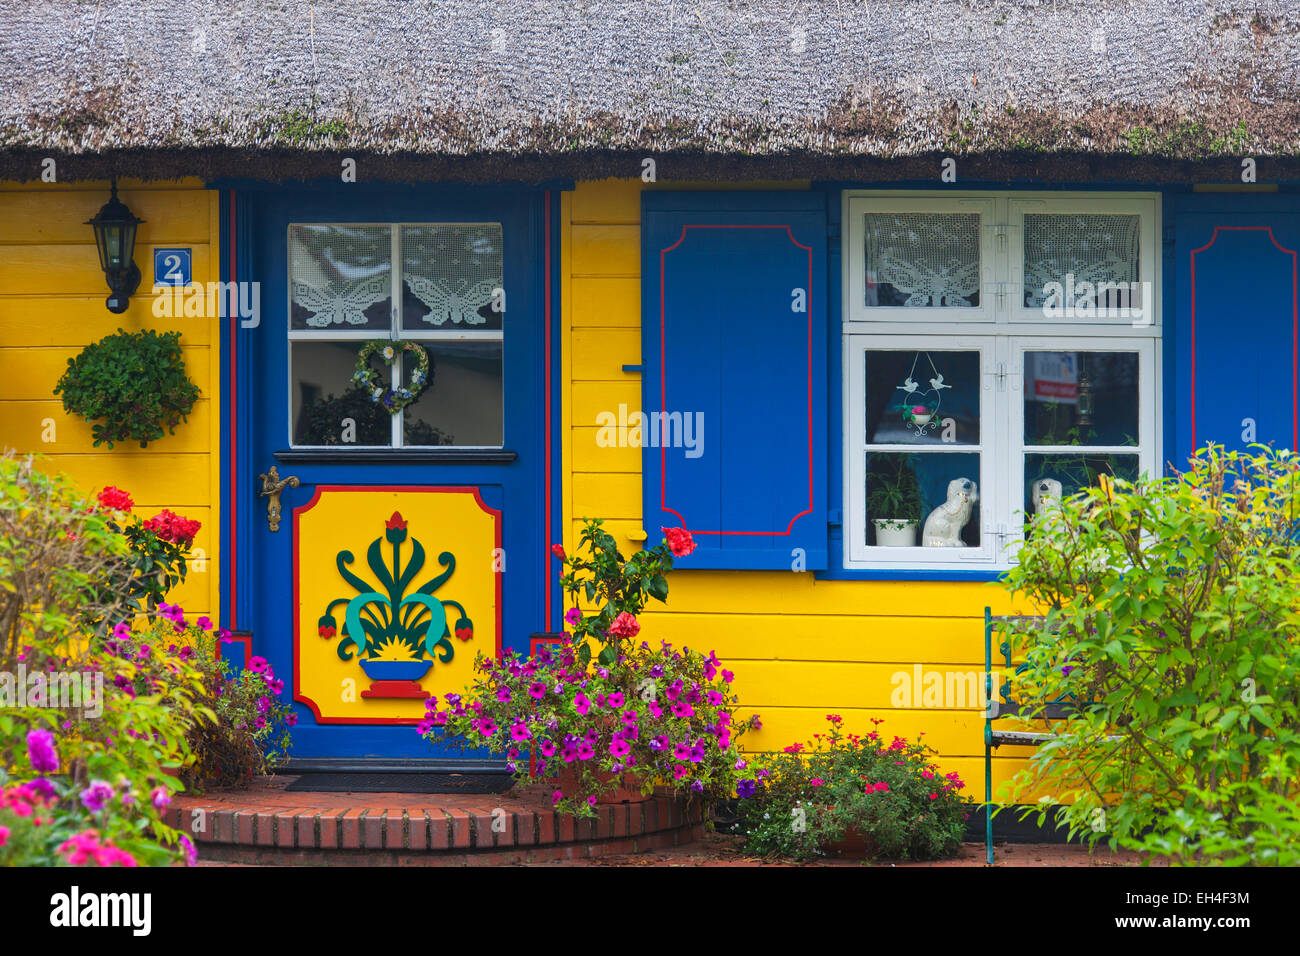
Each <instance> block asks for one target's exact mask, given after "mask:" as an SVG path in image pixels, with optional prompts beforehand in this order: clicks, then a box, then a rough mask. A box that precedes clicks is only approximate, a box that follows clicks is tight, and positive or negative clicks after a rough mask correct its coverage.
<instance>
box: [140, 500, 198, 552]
mask: <svg viewBox="0 0 1300 956" xmlns="http://www.w3.org/2000/svg"><path fill="white" fill-rule="evenodd" d="M201 527H202V525H201V524H200V523H199V522H197V521H194V520H191V519H189V518H185V517H182V516H181V515H178V514H176V513H174V512H172V511H169V510H168V509H166V508H164V509H163V510H162V511H160V512H159V513H158V514H156V515H154V516H153V517H152V518H150V519H149V520H148V521H146V522H145V523H144V528H145V530H146V531H152V532H153V533H154V534H156V535H157V536H158V537H160V538H162V539H163V540H164V541H170V542H171V543H172V544H179V545H183V546H188V545H191V544H193V543H194V536H195V535H196V534H198V533H199V528H201Z"/></svg>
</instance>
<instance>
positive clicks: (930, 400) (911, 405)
mask: <svg viewBox="0 0 1300 956" xmlns="http://www.w3.org/2000/svg"><path fill="white" fill-rule="evenodd" d="M920 360H921V353H920V352H917V353H916V355H915V357H914V358H913V359H912V370H911V371H910V372H908V373H907V378H906V379H904V380H903V384H902V385H899V386H897V387H896V388H895V391H901V392H902V393H903V398H902V402H901V403H900V405H899V408H901V409H902V412H903V422H904V424H905V425H906V426H907V427H908V428H909V429H911V430H912V432H913V433H914V434H915V435H916V437H917V438H923V437H925V435H926V434H927V433H928V432H929V430H930V429H932V428H933V429H937V428H938V427H939V406H940V404H942V402H943V394H942V393H943V390H944V389H945V388H952V386H951V385H948V384H946V383H945V382H944V380H943V373H942V372H940V371H939V370H938V369H937V368H935V367H934V360H933V359H932V358H930V353H929V352H927V353H926V354H925V360H926V361H927V362H928V363H929V364H930V371H931V372H933V373H934V376H933V377H932V378H931V379H930V387H929V388H927V389H925V390H924V391H922V390H921V386H920V385H919V384H917V381H916V364H917V362H919V361H920Z"/></svg>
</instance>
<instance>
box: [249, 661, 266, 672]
mask: <svg viewBox="0 0 1300 956" xmlns="http://www.w3.org/2000/svg"><path fill="white" fill-rule="evenodd" d="M266 663H267V662H266V658H265V657H254V658H253V659H252V660H250V661H249V662H248V669H249V670H250V671H252V672H253V673H254V674H260V673H262V672H263V671H264V670H266Z"/></svg>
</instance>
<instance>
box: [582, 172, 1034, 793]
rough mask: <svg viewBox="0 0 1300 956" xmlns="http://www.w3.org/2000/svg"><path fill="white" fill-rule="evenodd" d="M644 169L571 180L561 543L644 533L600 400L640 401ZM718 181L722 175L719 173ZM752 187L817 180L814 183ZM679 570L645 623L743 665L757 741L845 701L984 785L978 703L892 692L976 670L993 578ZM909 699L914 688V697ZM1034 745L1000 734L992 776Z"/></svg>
mask: <svg viewBox="0 0 1300 956" xmlns="http://www.w3.org/2000/svg"><path fill="white" fill-rule="evenodd" d="M643 188H675V187H671V186H670V184H663V183H661V184H659V186H658V187H646V186H643V184H642V183H641V182H640V181H638V180H604V181H601V182H580V183H578V184H577V186H576V188H575V189H574V190H573V191H572V192H571V193H567V194H566V195H565V201H564V205H563V210H562V212H563V217H564V220H563V238H562V244H561V251H562V254H563V262H564V266H565V272H564V277H563V289H562V297H563V306H564V315H563V329H564V335H565V341H564V352H563V355H564V358H563V363H564V370H563V382H562V388H563V390H564V393H563V410H562V411H563V420H562V424H563V429H564V436H565V437H564V440H565V448H564V483H563V492H562V493H563V495H564V514H565V542H564V543H565V546H566V547H567V548H569V549H572V548H573V547H575V545H576V542H577V536H578V532H579V530H580V529H581V526H582V521H581V519H582V518H583V517H586V516H590V517H599V518H605V519H607V524H606V527H607V528H608V529H609V530H610V531H611V533H613V534H614V535H615V537H616V538H617V539H618V540H619V542H620V546H621V547H623V548H624V549H629V550H631V549H635V548H636V547H638V546H639V540H640V532H641V531H642V525H641V453H640V450H639V449H636V448H618V447H602V446H601V445H600V444H599V443H598V442H597V437H598V433H599V428H598V426H597V415H599V414H600V413H602V412H611V413H613V414H615V415H617V414H618V409H619V406H620V405H626V406H627V408H628V410H629V411H633V410H636V409H638V408H639V406H640V398H641V382H640V376H639V375H636V374H634V373H627V372H624V371H622V366H623V365H634V364H639V363H640V360H641V333H640V315H641V284H640V274H639V273H640V256H641V251H640V209H641V190H642V189H643ZM713 188H717V187H716V186H715V187H713ZM750 188H807V184H806V183H780V184H770V183H765V184H759V185H757V186H755V187H750ZM689 566H690V560H689V559H685V560H683V561H681V562H680V563H679V565H678V567H679V570H678V571H677V572H675V573H674V574H673V575H672V577H671V578H670V581H669V584H670V594H669V600H668V604H667V606H666V607H664V608H663V609H659V608H660V606H659V605H657V604H655V603H654V602H651V604H652V609H651V610H649V611H648V612H647V613H646V615H645V616H644V618H643V622H642V623H643V630H642V633H643V634H644V635H645V636H646V637H647V638H648V639H651V640H658V639H663V640H667V641H670V642H671V643H673V644H675V645H678V646H682V645H685V646H689V647H693V648H698V649H700V650H705V651H707V650H714V651H716V652H717V654H718V656H719V657H720V658H721V659H722V660H723V661H725V662H726V663H725V666H727V667H728V668H729V669H731V670H734V671H735V673H736V684H735V687H736V690H737V691H738V693H739V695H740V699H741V701H742V702H743V704H744V708H745V709H746V710H747V711H753V712H757V713H759V714H760V715H761V717H762V722H763V726H762V729H761V730H760V731H758V732H757V733H756V734H754V735H752V736H750V737H747V738H746V745H747V746H748V747H749V748H751V749H755V750H774V749H779V748H781V747H784V746H786V745H787V744H789V743H792V742H794V741H796V740H806V739H808V738H809V737H810V736H811V735H812V734H814V733H820V732H821V731H822V730H824V729H825V727H826V720H825V718H826V715H827V714H831V713H834V714H839V715H840V716H842V717H843V718H844V720H845V723H846V726H847V727H848V729H850V730H851V731H853V732H857V733H865V732H866V731H868V730H870V729H871V728H872V726H873V725H872V724H871V720H872V719H876V720H882V721H883V723H881V724H880V725H878V730H879V732H880V733H881V734H882V735H884V736H886V738H889V737H892V736H893V735H894V734H897V735H899V736H902V737H906V738H915V737H916V736H917V735H918V734H920V733H922V732H924V734H925V740H927V741H928V742H929V743H930V745H931V746H933V747H935V749H937V750H938V751H939V753H940V754H941V758H940V762H941V764H942V765H943V767H944V769H945V772H947V771H952V770H956V771H957V772H959V773H960V774H961V776H962V778H963V779H964V780H965V781H966V782H967V786H968V789H967V792H968V793H970V794H972V795H973V796H975V797H976V798H977V799H982V798H983V785H984V768H983V753H984V750H983V747H984V721H983V716H982V711H981V710H980V709H979V706H978V702H975V701H971V702H969V706H967V707H964V708H957V707H952V708H946V709H945V708H929V707H916V706H906V707H896V706H894V704H895V703H896V702H897V700H896V697H895V693H896V691H897V690H898V688H899V687H900V686H901V684H902V681H901V679H900V678H898V677H897V675H899V674H906V675H907V676H908V678H909V679H910V678H911V677H912V676H914V668H915V666H917V665H920V666H921V667H922V668H923V671H922V673H923V675H924V674H925V673H928V672H929V671H931V670H935V669H938V670H941V671H942V672H943V673H944V674H945V680H946V679H947V678H946V675H947V674H948V673H949V672H954V673H956V674H959V675H964V674H969V673H974V674H980V673H982V671H983V666H984V643H983V609H984V607H985V605H991V606H992V607H993V608H994V610H995V613H1006V612H1008V611H1009V610H1010V609H1011V605H1010V601H1009V600H1008V598H1007V596H1006V594H1005V592H1004V591H1003V590H1002V589H1001V588H1000V587H998V586H997V585H993V584H973V583H955V582H930V581H913V582H890V581H818V580H816V579H815V578H814V577H813V576H812V575H811V574H785V573H776V572H764V571H690V570H687V569H688V568H689ZM912 703H915V701H913V702H912ZM1027 753H1028V751H1026V750H1024V749H1023V748H1002V750H1001V752H1000V753H999V754H998V756H997V757H996V760H995V764H994V772H993V776H994V784H995V793H996V787H997V786H998V785H999V784H1000V783H1001V782H1002V781H1003V780H1006V779H1008V778H1009V777H1010V776H1011V775H1012V774H1013V773H1014V772H1015V770H1016V769H1017V768H1018V767H1020V766H1022V765H1023V761H1024V757H1025V755H1026V754H1027Z"/></svg>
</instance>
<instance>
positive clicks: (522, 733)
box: [510, 720, 533, 740]
mask: <svg viewBox="0 0 1300 956" xmlns="http://www.w3.org/2000/svg"><path fill="white" fill-rule="evenodd" d="M532 735H533V734H532V732H531V731H530V730H529V729H528V728H527V727H525V726H524V725H523V723H521V722H520V721H517V720H516V721H515V722H514V723H513V724H511V725H510V739H511V740H527V739H528V738H530V737H532Z"/></svg>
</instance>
